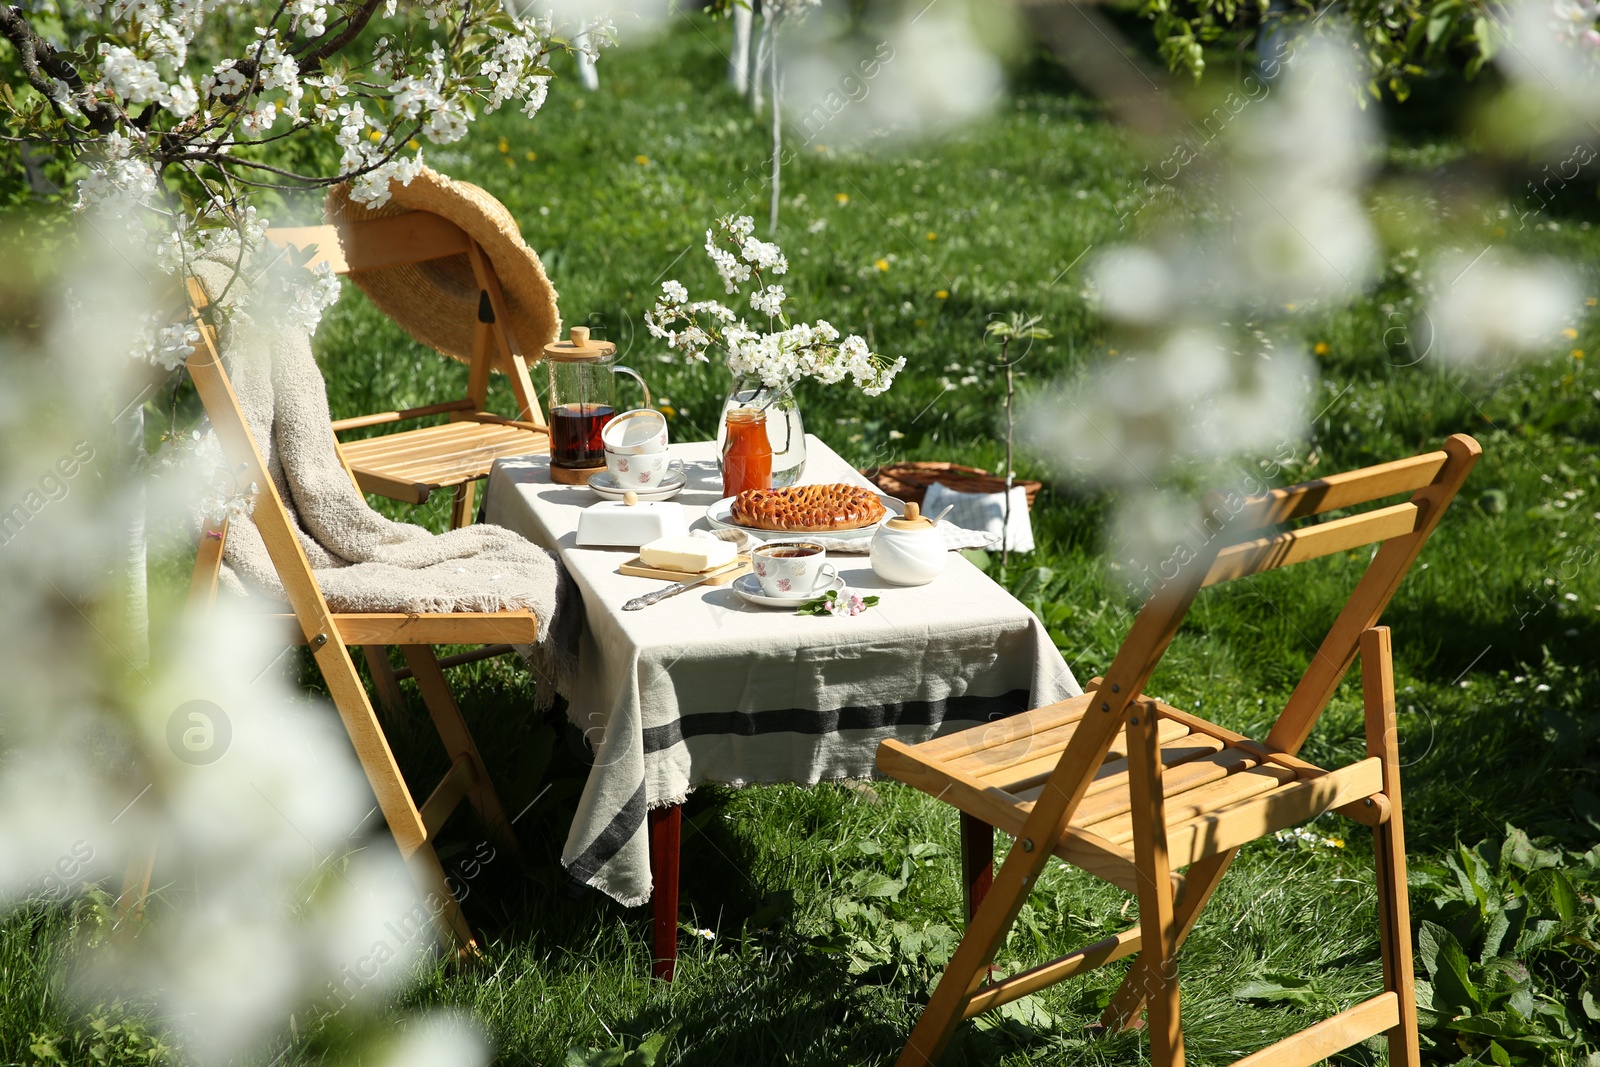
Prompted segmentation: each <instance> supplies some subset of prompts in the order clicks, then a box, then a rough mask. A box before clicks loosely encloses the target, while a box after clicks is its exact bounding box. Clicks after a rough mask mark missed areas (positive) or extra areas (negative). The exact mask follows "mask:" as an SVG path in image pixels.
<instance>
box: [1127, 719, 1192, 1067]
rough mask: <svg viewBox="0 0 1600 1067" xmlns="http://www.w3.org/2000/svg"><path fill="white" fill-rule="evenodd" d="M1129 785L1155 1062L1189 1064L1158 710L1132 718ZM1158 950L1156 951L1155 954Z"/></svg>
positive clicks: (1175, 1066) (1172, 1066)
mask: <svg viewBox="0 0 1600 1067" xmlns="http://www.w3.org/2000/svg"><path fill="white" fill-rule="evenodd" d="M1128 787H1129V791H1130V794H1131V797H1132V801H1133V808H1132V810H1131V811H1130V813H1129V814H1130V815H1131V816H1132V817H1133V842H1134V859H1135V862H1136V863H1137V865H1138V868H1139V932H1140V941H1141V944H1142V945H1143V946H1144V947H1143V950H1142V951H1141V952H1140V953H1139V956H1140V959H1141V960H1142V959H1145V958H1147V957H1148V958H1149V959H1150V965H1149V966H1147V967H1145V968H1144V969H1143V973H1144V976H1145V990H1146V996H1147V997H1148V999H1149V1003H1150V1007H1149V1012H1148V1014H1149V1028H1150V1062H1151V1063H1153V1064H1155V1065H1156V1067H1183V1025H1182V1022H1181V1020H1180V1017H1179V1011H1178V923H1177V916H1176V914H1175V913H1174V912H1175V908H1174V903H1173V891H1172V870H1171V866H1170V865H1169V863H1168V860H1167V820H1166V810H1165V804H1164V803H1163V801H1162V794H1161V747H1160V741H1159V738H1158V733H1157V722H1156V714H1155V710H1154V709H1153V708H1144V709H1141V710H1140V711H1139V712H1137V713H1135V714H1134V715H1133V716H1131V717H1130V718H1129V719H1128ZM1152 953H1154V955H1152Z"/></svg>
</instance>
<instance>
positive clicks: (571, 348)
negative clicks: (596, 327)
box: [544, 326, 617, 363]
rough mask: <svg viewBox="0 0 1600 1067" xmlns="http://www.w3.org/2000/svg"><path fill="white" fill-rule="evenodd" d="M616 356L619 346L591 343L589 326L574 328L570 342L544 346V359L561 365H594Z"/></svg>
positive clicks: (603, 342) (558, 342)
mask: <svg viewBox="0 0 1600 1067" xmlns="http://www.w3.org/2000/svg"><path fill="white" fill-rule="evenodd" d="M616 354H617V346H616V345H614V344H612V343H611V342H610V341H591V340H590V339H589V327H587V326H574V327H573V328H572V332H571V335H570V337H569V339H568V340H565V341H555V342H552V343H550V344H547V345H545V346H544V357H545V358H546V359H553V360H556V361H557V362H560V363H594V362H596V361H598V360H602V359H605V358H607V357H608V356H614V355H616Z"/></svg>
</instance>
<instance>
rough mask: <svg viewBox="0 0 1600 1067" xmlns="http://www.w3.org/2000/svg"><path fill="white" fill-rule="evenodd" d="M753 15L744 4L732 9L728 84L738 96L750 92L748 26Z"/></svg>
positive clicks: (736, 5) (751, 21)
mask: <svg viewBox="0 0 1600 1067" xmlns="http://www.w3.org/2000/svg"><path fill="white" fill-rule="evenodd" d="M754 21H755V15H754V13H753V12H751V10H750V9H749V8H748V7H747V6H745V5H744V4H735V5H734V8H733V58H731V59H729V60H728V83H729V84H730V85H732V86H733V87H734V88H735V89H737V90H739V95H740V96H745V95H747V94H748V93H749V92H750V26H751V24H752V23H753V22H754Z"/></svg>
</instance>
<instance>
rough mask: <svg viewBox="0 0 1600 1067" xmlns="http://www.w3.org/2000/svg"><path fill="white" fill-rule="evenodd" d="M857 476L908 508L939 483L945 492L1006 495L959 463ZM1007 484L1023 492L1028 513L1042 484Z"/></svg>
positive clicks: (999, 483) (896, 467)
mask: <svg viewBox="0 0 1600 1067" xmlns="http://www.w3.org/2000/svg"><path fill="white" fill-rule="evenodd" d="M861 473H862V474H864V475H866V476H867V478H868V480H869V481H871V482H872V483H873V484H875V485H876V486H877V487H878V488H879V489H882V490H883V491H884V492H885V493H888V494H889V495H890V496H892V497H897V498H898V499H900V500H904V501H905V502H906V503H908V504H909V503H912V502H915V503H917V504H921V503H922V498H923V496H924V495H925V494H926V493H927V492H928V486H930V485H932V484H933V483H934V482H941V483H943V485H944V487H945V488H946V489H954V490H955V491H956V492H958V493H1003V492H1005V491H1006V480H1005V479H1004V478H996V477H995V476H994V475H992V474H990V473H989V472H988V471H986V470H984V469H982V468H981V467H963V466H962V465H961V464H959V463H941V462H937V461H925V462H917V463H891V464H889V465H888V466H885V467H869V468H867V469H866V470H864V471H862V472H861ZM1011 484H1012V485H1013V486H1018V485H1020V486H1022V488H1023V489H1024V490H1025V491H1026V492H1027V494H1028V510H1029V511H1032V510H1033V502H1034V500H1035V499H1036V498H1037V497H1038V496H1039V490H1040V489H1041V488H1043V483H1041V482H1030V481H1024V480H1023V479H1021V478H1016V479H1013V480H1012V482H1011Z"/></svg>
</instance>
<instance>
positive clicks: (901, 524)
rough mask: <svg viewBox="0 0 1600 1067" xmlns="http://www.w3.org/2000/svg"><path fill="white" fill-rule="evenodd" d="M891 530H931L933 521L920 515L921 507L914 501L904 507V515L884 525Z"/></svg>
mask: <svg viewBox="0 0 1600 1067" xmlns="http://www.w3.org/2000/svg"><path fill="white" fill-rule="evenodd" d="M884 525H885V526H887V527H889V529H891V530H931V529H933V520H932V519H930V518H928V517H927V516H926V515H924V514H923V513H922V507H921V505H919V504H917V503H916V502H915V501H912V502H911V503H909V504H907V505H906V513H905V514H904V515H902V516H900V517H898V518H893V519H890V520H889V521H888V522H886V523H884Z"/></svg>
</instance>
